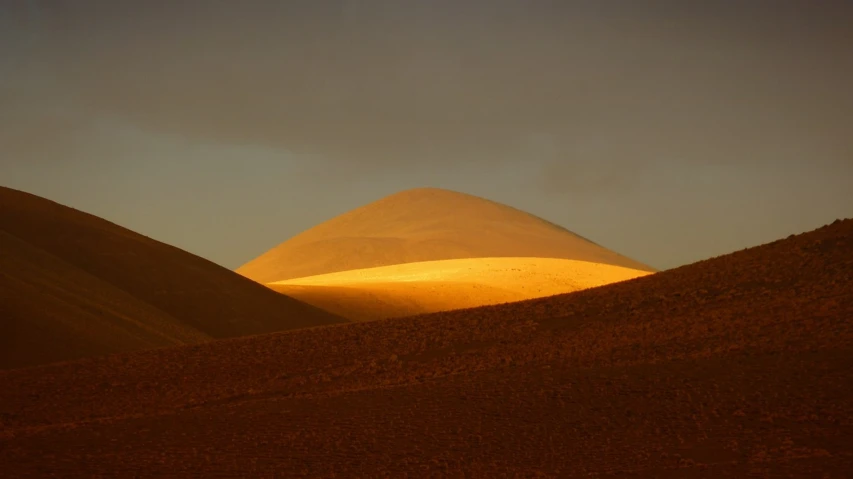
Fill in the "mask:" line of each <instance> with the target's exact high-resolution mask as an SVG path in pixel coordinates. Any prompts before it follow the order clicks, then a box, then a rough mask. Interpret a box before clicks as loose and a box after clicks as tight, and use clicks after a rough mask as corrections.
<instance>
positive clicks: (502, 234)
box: [237, 188, 655, 284]
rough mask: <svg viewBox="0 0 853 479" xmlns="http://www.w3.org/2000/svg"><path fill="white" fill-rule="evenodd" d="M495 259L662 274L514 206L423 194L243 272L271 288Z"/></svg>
mask: <svg viewBox="0 0 853 479" xmlns="http://www.w3.org/2000/svg"><path fill="white" fill-rule="evenodd" d="M492 257H515V258H529V257H536V258H559V259H573V260H579V261H589V262H593V263H602V264H610V265H615V266H622V267H626V268H632V269H638V270H642V271H655V269H654V268H652V267H650V266H648V265H645V264H642V263H640V262H638V261H635V260H633V259H630V258H627V257H625V256H622V255H620V254H618V253H615V252H613V251H610V250H608V249H606V248H604V247H602V246H599V245H597V244H595V243H593V242H591V241H589V240H587V239H585V238H583V237H581V236H578V235H577V234H575V233H573V232H571V231H568V230H566V229H565V228H562V227H560V226H557V225H555V224H553V223H550V222H548V221H546V220H544V219H542V218H538V217H536V216H533V215H531V214H529V213H525V212H523V211H520V210H517V209H515V208H512V207H510V206H507V205H503V204H500V203H496V202H493V201H490V200H486V199H483V198H479V197H476V196H471V195H468V194H464V193H458V192H455V191H449V190H443V189H439V188H417V189H413V190H407V191H402V192H399V193H396V194H393V195H390V196H387V197H385V198H382V199H380V200H378V201H375V202H373V203H370V204H368V205H365V206H362V207H360V208H357V209H354V210H352V211H349V212H347V213H344V214H342V215H340V216H337V217H335V218H332V219H331V220H329V221H326V222H324V223H322V224H320V225H317V226H315V227H313V228H311V229H309V230H307V231H304V232H302V233H300V234H298V235H296V236H294V237H293V238H290V239H288V240H287V241H285V242H284V243H281V244H280V245H278V246H276V247H274V248H273V249H271V250H269V251H267V252H266V253H264V254H262V255H260V256H259V257H257V258H255V259H254V260H252V261H250V262H248V263H246V264H245V265H243V266H242V267H240V268H238V269H237V272H238V273H240V274H242V275H244V276H246V277H248V278H251V279H253V280H255V281H257V282H259V283H262V284H266V283H273V282H276V281H284V280H289V279H294V278H302V277H306V276H316V275H321V274H327V273H335V272H339V271H349V270H357V269H364V268H374V267H377V266H389V265H395V264H404V263H415V262H422V261H435V260H445V259H469V258H492Z"/></svg>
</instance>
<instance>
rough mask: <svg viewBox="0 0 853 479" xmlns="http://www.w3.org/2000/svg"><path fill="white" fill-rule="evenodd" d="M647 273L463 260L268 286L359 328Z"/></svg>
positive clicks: (567, 263)
mask: <svg viewBox="0 0 853 479" xmlns="http://www.w3.org/2000/svg"><path fill="white" fill-rule="evenodd" d="M648 274H650V273H649V272H648V271H641V270H636V269H631V268H624V267H621V266H613V265H607V264H601V263H591V262H587V261H575V260H567V259H554V258H469V259H452V260H439V261H423V262H417V263H407V264H401V265H392V266H382V267H377V268H365V269H358V270H353V271H342V272H337V273H329V274H323V275H316V276H308V277H305V278H295V279H291V280H286V281H278V282H275V283H271V284H269V285H268V286H269V287H271V288H272V289H274V290H276V291H278V292H281V293H285V294H287V295H288V296H291V297H293V298H296V299H299V300H301V301H304V302H306V303H308V304H312V305H314V306H317V307H320V308H322V309H325V310H327V311H330V312H332V313H335V314H338V315H340V316H343V317H346V318H348V319H351V320H354V321H366V320H373V319H382V318H393V317H402V316H411V315H414V314H420V313H432V312H438V311H448V310H453V309H461V308H471V307H476V306H485V305H492V304H500V303H508V302H512V301H521V300H525V299H531V298H539V297H544V296H552V295H555V294H560V293H568V292H574V291H580V290H582V289H587V288H591V287H595V286H602V285H605V284H609V283H614V282H618V281H624V280H628V279H633V278H637V277H640V276H645V275H648Z"/></svg>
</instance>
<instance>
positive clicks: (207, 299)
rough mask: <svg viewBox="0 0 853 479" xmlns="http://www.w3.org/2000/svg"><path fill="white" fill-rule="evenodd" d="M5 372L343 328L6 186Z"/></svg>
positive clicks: (0, 221) (0, 277) (1, 290)
mask: <svg viewBox="0 0 853 479" xmlns="http://www.w3.org/2000/svg"><path fill="white" fill-rule="evenodd" d="M0 246H2V252H0V299H2V304H0V321H2V327H3V330H4V334H3V335H2V338H0V349H2V350H3V353H2V354H0V367H14V366H24V365H30V364H38V363H43V362H45V361H54V360H61V359H71V358H77V357H84V356H89V355H95V354H103V353H107V352H115V351H127V350H133V349H140V348H144V347H154V346H167V345H172V344H180V343H192V342H198V341H199V340H204V339H207V338H224V337H233V336H242V335H247V334H258V333H267V332H273V331H280V330H284V329H293V328H298V327H307V326H316V325H320V324H330V323H334V322H339V321H342V319H341V318H339V317H337V316H334V315H332V314H330V313H327V312H325V311H322V310H319V309H317V308H315V307H313V306H309V305H306V304H304V303H301V302H299V301H297V300H294V299H292V298H289V297H286V296H284V295H281V294H276V293H275V292H272V291H270V290H269V289H267V288H264V287H262V286H260V285H258V284H256V283H254V282H252V281H249V280H247V279H246V278H244V277H242V276H240V275H237V274H235V273H233V272H232V271H229V270H228V269H226V268H223V267H221V266H218V265H215V264H213V263H211V262H209V261H207V260H204V259H202V258H199V257H197V256H194V255H192V254H190V253H187V252H185V251H182V250H180V249H178V248H174V247H172V246H169V245H166V244H163V243H160V242H157V241H154V240H152V239H149V238H147V237H144V236H142V235H139V234H137V233H134V232H132V231H130V230H127V229H125V228H122V227H120V226H117V225H115V224H112V223H110V222H108V221H105V220H103V219H101V218H98V217H95V216H92V215H89V214H86V213H83V212H80V211H77V210H75V209H72V208H68V207H66V206H62V205H60V204H58V203H54V202H52V201H49V200H46V199H44V198H40V197H37V196H34V195H30V194H28V193H24V192H20V191H16V190H12V189H8V188H2V187H0Z"/></svg>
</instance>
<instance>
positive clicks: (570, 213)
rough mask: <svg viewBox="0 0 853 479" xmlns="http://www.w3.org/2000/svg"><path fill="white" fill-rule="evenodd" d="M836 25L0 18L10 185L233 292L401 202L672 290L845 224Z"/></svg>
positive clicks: (840, 42) (599, 7)
mask: <svg viewBox="0 0 853 479" xmlns="http://www.w3.org/2000/svg"><path fill="white" fill-rule="evenodd" d="M850 85H853V7H851V4H850V3H849V2H840V1H839V2H806V1H791V0H782V1H769V0H766V1H761V0H752V1H750V0H746V1H743V2H705V3H704V4H701V5H700V4H698V3H689V2H675V1H665V0H653V1H649V2H642V5H640V2H632V1H629V0H598V1H591V0H590V1H577V0H575V1H573V0H561V1H556V0H540V1H536V0H492V1H486V0H470V1H450V0H435V1H429V2H427V1H423V2H414V1H411V2H403V1H390V0H376V1H358V0H347V1H343V0H337V1H334V0H330V1H323V2H312V1H293V2H268V1H260V0H254V1H251V0H247V1H245V2H232V1H226V0H186V1H174V2H142V1H135V2H131V1H129V0H51V1H47V0H44V1H37V0H31V1H14V2H13V1H7V2H0V185H4V186H9V187H13V188H17V189H22V190H26V191H29V192H32V193H35V194H38V195H41V196H44V197H47V198H50V199H53V200H56V201H59V202H61V203H64V204H67V205H69V206H73V207H75V208H79V209H82V210H85V211H87V212H90V213H93V214H96V215H99V216H102V217H104V218H106V219H108V220H110V221H113V222H116V223H118V224H121V225H122V226H126V227H128V228H131V229H133V230H136V231H139V232H141V233H143V234H146V235H148V236H151V237H153V238H155V239H157V240H160V241H164V242H166V243H170V244H174V245H176V246H179V247H181V248H183V249H186V250H188V251H190V252H192V253H194V254H197V255H200V256H203V257H205V258H208V259H210V260H213V261H215V262H217V263H219V264H222V265H224V266H227V267H229V268H236V267H237V266H239V265H241V264H243V263H245V262H247V261H249V260H250V259H252V258H254V257H256V256H258V255H260V254H261V253H263V252H264V251H266V250H268V249H269V248H271V247H273V246H274V245H276V244H278V243H280V242H282V241H283V240H285V239H287V238H289V237H292V236H294V235H296V234H298V233H300V232H301V231H304V230H307V229H309V228H311V227H312V226H315V225H317V224H320V223H322V222H324V221H326V220H328V219H330V218H332V217H334V216H337V215H339V214H341V213H344V212H346V211H349V210H351V209H353V208H356V207H358V206H361V205H364V204H366V203H369V202H371V201H374V200H377V199H379V198H382V197H384V196H386V195H389V194H391V193H395V192H397V191H401V190H406V189H409V188H412V187H420V186H435V187H440V188H448V189H452V190H456V191H463V192H466V193H470V194H474V195H477V196H482V197H485V198H489V199H492V200H495V201H499V202H501V203H505V204H508V205H511V206H513V207H516V208H519V209H521V210H524V211H528V212H530V213H532V214H535V215H537V216H540V217H542V218H545V219H548V220H550V221H552V222H554V223H557V224H559V225H561V226H564V227H566V228H568V229H570V230H571V231H574V232H577V233H578V234H580V235H583V236H584V237H587V238H589V239H591V240H593V241H595V242H596V243H598V244H600V245H602V246H604V247H606V248H608V249H610V250H613V251H617V252H619V253H621V254H624V255H626V256H628V257H630V258H634V259H636V260H637V261H640V262H642V263H645V264H649V265H651V266H653V267H655V268H659V269H666V268H670V267H673V266H677V265H681V264H684V263H688V262H692V261H696V260H699V259H703V258H707V257H710V256H715V255H719V254H722V253H726V252H729V251H733V250H737V249H741V248H743V247H746V246H751V245H755V244H759V243H763V242H767V241H772V240H775V239H777V238H779V237H783V236H787V235H788V234H791V233H798V232H802V231H806V230H810V229H813V228H815V227H817V226H820V225H822V224H825V223H829V222H831V221H832V220H834V219H836V218H840V217H850V216H853V193H851V191H853V188H851V186H850V185H851V184H853V133H851V132H853V89H851V88H850Z"/></svg>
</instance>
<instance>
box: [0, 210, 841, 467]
mask: <svg viewBox="0 0 853 479" xmlns="http://www.w3.org/2000/svg"><path fill="white" fill-rule="evenodd" d="M851 318H853V221H851V220H846V221H843V222H841V221H840V222H836V223H834V224H832V225H830V226H826V227H824V228H820V229H818V230H816V231H813V232H810V233H807V234H802V235H798V236H794V237H791V238H788V239H785V240H781V241H777V242H774V243H770V244H767V245H764V246H761V247H757V248H751V249H748V250H743V251H739V252H737V253H733V254H730V255H726V256H722V257H718V258H714V259H710V260H707V261H703V262H699V263H696V264H693V265H689V266H685V267H681V268H677V269H673V270H669V271H664V272H661V273H658V274H654V275H650V276H646V277H643V278H638V279H633V280H629V281H625V282H621V283H617V284H612V285H608V286H603V287H600V288H594V289H588V290H585V291H581V292H578V293H573V294H569V295H562V296H554V297H549V298H542V299H535V300H530V301H525V302H521V303H512V304H507V305H499V306H492V307H483V308H477V309H471V310H463V311H453V312H448V313H439V314H434V315H429V316H422V317H414V318H403V319H396V320H390V321H373V322H366V323H355V324H347V325H341V326H333V327H323V328H315V329H310V330H301V331H291V332H285V333H276V334H270V335H263V336H256V337H251V338H239V339H232V340H224V341H217V342H210V343H205V344H200V345H196V346H184V347H178V348H165V349H158V350H153V351H143V352H139V353H133V354H127V355H121V356H111V357H105V358H96V359H88V360H82V361H78V362H73V363H65V364H58V365H50V366H45V367H40V368H34V369H31V370H16V371H6V372H0V426H2V427H0V470H3V471H5V472H7V473H9V474H10V475H16V476H25V475H27V474H34V473H39V474H43V475H50V474H52V473H55V474H60V475H61V474H68V473H73V474H76V475H87V476H96V475H110V474H118V475H120V474H123V473H125V472H126V471H128V470H133V471H137V472H141V471H144V473H145V474H150V475H157V474H169V475H172V476H182V475H184V476H188V477H189V476H193V477H195V476H198V475H199V474H201V475H210V476H214V475H229V474H230V475H241V476H252V477H261V476H275V475H277V474H280V473H281V471H288V474H290V475H292V476H294V477H333V476H335V475H337V476H338V477H403V475H404V473H408V474H414V475H416V476H430V477H432V476H436V477H461V476H462V475H463V474H464V476H465V477H593V476H594V477H616V476H620V477H621V476H631V477H672V478H676V477H679V478H680V477H747V476H749V477H752V476H756V477H847V475H848V473H849V471H850V470H853V373H851V370H850V364H853V321H851ZM84 459H85V460H84Z"/></svg>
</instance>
